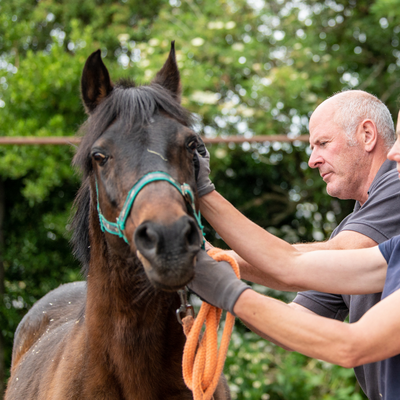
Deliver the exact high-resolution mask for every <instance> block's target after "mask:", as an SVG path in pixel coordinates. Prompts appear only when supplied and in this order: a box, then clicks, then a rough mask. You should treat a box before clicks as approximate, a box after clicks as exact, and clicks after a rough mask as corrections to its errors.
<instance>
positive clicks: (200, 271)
mask: <svg viewBox="0 0 400 400" xmlns="http://www.w3.org/2000/svg"><path fill="white" fill-rule="evenodd" d="M188 286H189V288H190V289H191V290H192V291H193V292H194V293H196V294H197V295H198V296H199V297H201V298H202V299H203V300H205V301H206V302H207V303H210V304H212V305H213V306H215V307H218V308H222V309H223V310H227V311H229V312H230V313H231V314H233V315H234V313H233V307H234V306H235V304H236V301H237V299H238V298H239V296H240V295H241V294H242V293H243V292H244V291H245V290H246V289H251V287H250V286H248V285H246V284H245V283H244V282H242V281H241V280H240V279H238V278H237V276H236V274H235V272H234V271H233V269H232V267H231V266H230V264H229V263H227V262H226V261H219V262H217V261H215V260H214V259H213V258H211V257H210V256H209V255H207V253H206V252H205V251H204V250H200V252H199V253H198V255H197V262H196V265H195V277H194V279H193V281H192V282H190V283H189V285H188Z"/></svg>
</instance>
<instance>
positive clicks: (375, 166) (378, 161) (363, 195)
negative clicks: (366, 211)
mask: <svg viewBox="0 0 400 400" xmlns="http://www.w3.org/2000/svg"><path fill="white" fill-rule="evenodd" d="M385 161H386V155H382V156H381V157H376V158H375V159H374V160H373V161H372V163H371V167H370V169H369V172H368V175H367V177H366V179H365V180H364V185H363V187H362V188H360V189H361V190H360V194H359V195H358V196H357V197H358V198H357V199H355V200H357V201H358V202H359V203H360V205H361V206H362V205H363V204H364V203H365V202H366V201H367V200H368V191H369V188H370V187H371V185H372V182H373V181H374V179H375V177H376V174H377V173H378V171H379V169H380V168H381V166H382V164H383V163H384V162H385Z"/></svg>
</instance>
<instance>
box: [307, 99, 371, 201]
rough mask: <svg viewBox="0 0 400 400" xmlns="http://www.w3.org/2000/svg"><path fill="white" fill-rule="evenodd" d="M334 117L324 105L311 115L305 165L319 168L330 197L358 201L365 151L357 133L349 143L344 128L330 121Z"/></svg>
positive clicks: (363, 172)
mask: <svg viewBox="0 0 400 400" xmlns="http://www.w3.org/2000/svg"><path fill="white" fill-rule="evenodd" d="M333 117H334V113H333V107H326V106H324V104H322V105H321V106H320V107H318V108H317V110H316V111H315V112H314V114H313V115H312V117H311V119H310V147H311V150H312V153H311V156H310V159H309V161H308V165H309V166H310V167H311V168H318V169H319V173H320V175H321V177H322V179H323V180H324V182H326V185H327V186H326V191H327V192H328V194H329V195H330V196H333V197H337V198H339V199H354V200H359V199H360V198H362V197H360V193H359V192H360V188H361V186H362V185H361V182H362V180H363V175H364V174H365V168H364V166H365V162H366V160H365V158H366V156H365V154H366V153H365V152H364V150H363V149H362V147H361V143H359V141H358V140H357V136H356V143H355V145H354V146H350V145H349V143H348V139H347V137H346V135H345V132H344V130H343V128H341V127H340V126H339V125H337V124H336V123H335V122H333Z"/></svg>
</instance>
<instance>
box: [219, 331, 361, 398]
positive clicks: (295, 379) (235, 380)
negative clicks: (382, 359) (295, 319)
mask: <svg viewBox="0 0 400 400" xmlns="http://www.w3.org/2000/svg"><path fill="white" fill-rule="evenodd" d="M224 373H225V376H226V378H227V380H228V382H229V386H230V389H231V393H232V399H237V400H246V399H254V400H255V399H257V400H258V399H260V400H362V399H365V396H364V395H363V393H362V391H361V389H360V387H359V386H358V384H357V383H356V380H355V378H354V372H353V371H352V370H349V369H344V368H341V367H338V366H334V365H332V364H329V363H326V362H322V361H318V360H314V359H311V358H308V357H306V356H303V355H302V354H299V353H290V352H287V351H285V350H283V349H281V348H280V347H277V346H275V345H273V344H270V343H269V342H267V341H265V340H263V339H260V337H259V336H257V335H256V334H254V333H253V332H246V333H243V332H242V329H241V327H240V326H239V327H238V328H235V330H234V332H233V335H232V339H231V343H230V346H229V351H228V355H227V359H226V363H225V369H224Z"/></svg>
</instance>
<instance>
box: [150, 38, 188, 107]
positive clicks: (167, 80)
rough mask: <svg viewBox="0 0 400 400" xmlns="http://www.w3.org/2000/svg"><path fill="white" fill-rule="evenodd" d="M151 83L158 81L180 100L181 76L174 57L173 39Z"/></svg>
mask: <svg viewBox="0 0 400 400" xmlns="http://www.w3.org/2000/svg"><path fill="white" fill-rule="evenodd" d="M153 83H158V84H159V85H161V86H162V87H164V88H166V89H168V90H169V91H170V92H171V93H172V95H173V96H174V97H175V98H176V99H177V100H178V101H179V102H180V100H181V91H182V88H181V78H180V75H179V70H178V64H177V63H176V57H175V41H173V42H171V51H170V52H169V56H168V59H167V61H166V62H165V64H164V66H163V67H162V68H161V69H160V70H159V71H158V72H157V75H156V77H155V78H154V79H153Z"/></svg>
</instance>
